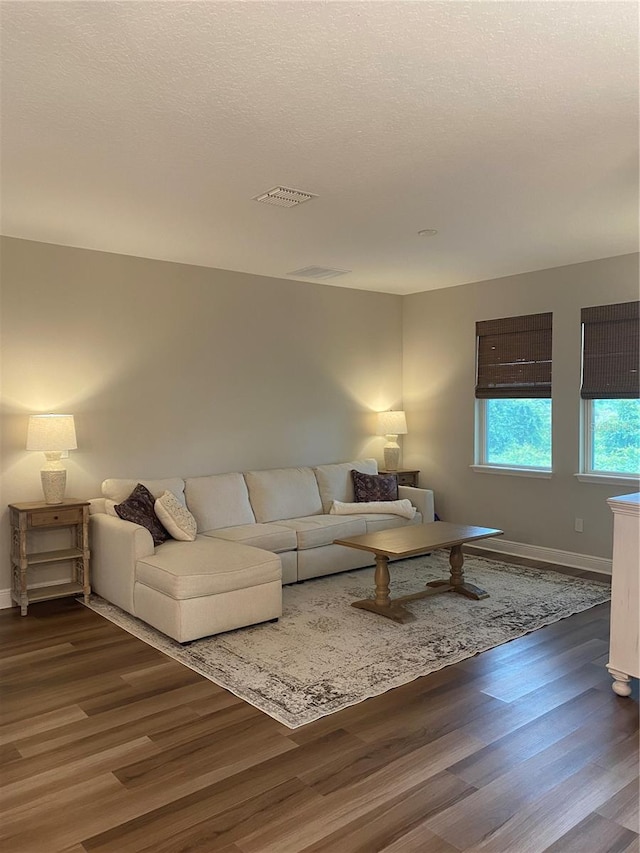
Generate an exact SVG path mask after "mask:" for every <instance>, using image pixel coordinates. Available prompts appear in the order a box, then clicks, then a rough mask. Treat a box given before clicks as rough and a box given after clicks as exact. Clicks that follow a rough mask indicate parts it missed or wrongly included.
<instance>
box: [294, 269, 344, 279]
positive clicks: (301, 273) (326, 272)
mask: <svg viewBox="0 0 640 853" xmlns="http://www.w3.org/2000/svg"><path fill="white" fill-rule="evenodd" d="M348 272H351V270H334V269H331V267H303V268H302V269H301V270H294V271H293V272H288V273H287V275H295V276H298V277H299V278H337V277H338V276H339V275H346V274H347V273H348Z"/></svg>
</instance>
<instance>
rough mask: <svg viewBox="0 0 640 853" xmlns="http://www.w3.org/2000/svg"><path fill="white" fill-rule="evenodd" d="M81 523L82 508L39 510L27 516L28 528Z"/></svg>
mask: <svg viewBox="0 0 640 853" xmlns="http://www.w3.org/2000/svg"><path fill="white" fill-rule="evenodd" d="M81 521H82V507H75V506H74V507H69V508H66V507H64V508H59V509H55V508H54V507H52V508H51V509H41V510H36V511H33V512H30V513H29V515H28V522H27V523H28V526H29V527H58V526H60V525H63V524H79V523H80V522H81Z"/></svg>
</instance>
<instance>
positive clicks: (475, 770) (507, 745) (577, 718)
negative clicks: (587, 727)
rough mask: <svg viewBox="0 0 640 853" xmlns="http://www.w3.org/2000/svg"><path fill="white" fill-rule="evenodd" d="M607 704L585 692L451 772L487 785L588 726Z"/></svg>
mask: <svg viewBox="0 0 640 853" xmlns="http://www.w3.org/2000/svg"><path fill="white" fill-rule="evenodd" d="M608 703H609V697H608V696H605V695H604V694H603V693H600V692H598V691H597V690H593V689H591V690H587V691H586V692H585V693H582V694H581V695H580V696H578V697H576V698H575V699H572V700H570V701H568V702H565V703H564V705H562V706H561V707H559V708H554V709H553V710H551V711H549V712H547V713H546V714H542V715H541V716H539V717H537V718H536V719H535V720H532V721H531V722H530V723H527V724H526V725H524V726H521V727H519V728H518V729H516V730H515V731H514V732H510V733H509V734H507V735H505V736H504V737H503V738H499V739H498V740H496V741H494V742H493V743H492V744H490V745H489V746H486V747H484V748H483V749H481V750H479V751H478V752H476V753H474V754H473V755H471V756H469V758H466V759H464V760H463V761H461V762H459V763H458V764H455V765H453V766H452V767H451V772H452V773H455V774H456V775H457V776H459V777H460V778H461V779H464V780H465V781H467V782H469V783H470V784H472V785H476V786H477V787H482V786H483V785H487V784H488V783H489V782H492V781H493V780H494V779H496V778H498V777H499V776H501V775H503V774H504V773H506V772H507V771H508V770H510V769H511V768H512V767H515V766H516V765H518V764H520V763H521V762H522V761H525V760H526V759H528V758H531V757H532V756H534V755H537V754H538V753H539V752H542V750H544V749H547V748H548V747H550V746H552V745H553V744H554V743H557V742H558V741H560V740H562V738H563V737H564V736H565V735H567V734H569V733H570V732H572V731H575V730H576V729H578V728H580V727H581V726H583V725H584V724H585V722H586V723H587V724H588V722H589V718H590V716H591V714H592V712H593V711H597V710H598V709H599V708H602V707H603V706H604V705H607V704H608Z"/></svg>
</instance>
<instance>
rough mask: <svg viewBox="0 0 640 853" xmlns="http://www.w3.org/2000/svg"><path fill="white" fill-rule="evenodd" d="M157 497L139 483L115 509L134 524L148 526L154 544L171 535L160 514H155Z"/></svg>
mask: <svg viewBox="0 0 640 853" xmlns="http://www.w3.org/2000/svg"><path fill="white" fill-rule="evenodd" d="M154 503H155V498H154V497H153V495H152V494H151V492H150V491H149V489H147V487H146V486H143V485H142V483H138V485H137V486H136V487H135V489H134V490H133V491H132V492H131V494H130V495H129V497H128V498H127V499H126V500H124V501H122V503H119V504H116V505H115V507H114V509H115V511H116V512H117V513H118V515H119V516H120V518H123V519H124V520H125V521H133V523H134V524H140V525H142V527H146V528H147V530H148V531H149V533H150V534H151V535H152V536H153V544H154V545H161V544H162V543H163V542H166V541H167V539H170V538H171V537H170V536H169V534H168V533H167V531H166V530H165V529H164V527H163V526H162V524H160V521H159V520H158V516H157V515H156V514H155V511H154V509H153V505H154Z"/></svg>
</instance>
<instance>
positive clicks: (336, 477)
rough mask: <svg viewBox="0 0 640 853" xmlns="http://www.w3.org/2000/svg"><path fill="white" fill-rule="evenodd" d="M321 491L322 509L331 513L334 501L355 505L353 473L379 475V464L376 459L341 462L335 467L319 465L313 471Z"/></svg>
mask: <svg viewBox="0 0 640 853" xmlns="http://www.w3.org/2000/svg"><path fill="white" fill-rule="evenodd" d="M313 470H314V472H315V475H316V479H317V481H318V487H319V489H320V497H321V498H322V508H323V509H324V511H325V512H330V510H331V505H332V503H333V502H334V501H342V503H353V501H354V500H355V498H354V495H353V480H352V479H351V471H352V470H355V471H360V473H361V474H377V473H378V463H377V462H376V460H375V459H357V460H356V461H355V462H339V463H337V464H335V465H318V467H317V468H314V469H313Z"/></svg>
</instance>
